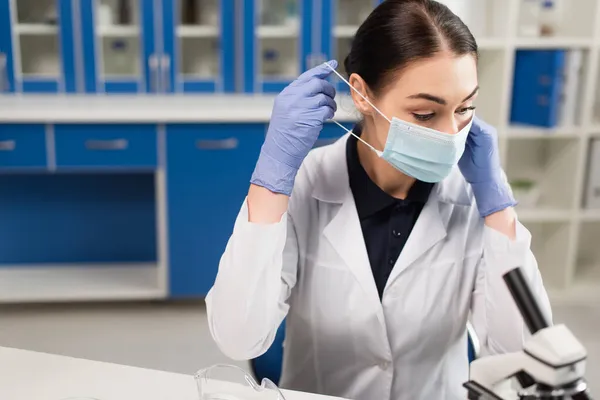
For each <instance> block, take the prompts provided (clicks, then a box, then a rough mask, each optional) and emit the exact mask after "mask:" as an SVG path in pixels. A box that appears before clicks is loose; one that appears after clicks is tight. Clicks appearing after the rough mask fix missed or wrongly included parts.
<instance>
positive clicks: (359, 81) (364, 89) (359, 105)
mask: <svg viewBox="0 0 600 400" xmlns="http://www.w3.org/2000/svg"><path fill="white" fill-rule="evenodd" d="M348 82H349V83H350V85H351V86H352V87H353V88H354V89H356V90H357V91H358V92H359V93H360V94H362V95H363V96H364V97H366V98H369V90H368V86H367V83H366V82H365V80H364V79H363V78H361V77H360V75H358V74H352V75H350V79H348ZM350 94H351V95H352V100H353V101H354V106H355V107H356V109H357V110H358V111H359V112H360V113H361V114H363V115H371V114H372V113H373V107H372V106H371V105H370V104H369V103H368V102H367V101H366V100H365V99H364V98H363V97H362V96H361V95H359V94H358V93H356V91H355V90H352V89H350Z"/></svg>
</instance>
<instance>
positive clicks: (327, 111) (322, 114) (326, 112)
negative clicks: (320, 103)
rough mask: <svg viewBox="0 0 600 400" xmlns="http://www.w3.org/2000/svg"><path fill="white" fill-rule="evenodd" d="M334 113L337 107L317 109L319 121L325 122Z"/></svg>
mask: <svg viewBox="0 0 600 400" xmlns="http://www.w3.org/2000/svg"><path fill="white" fill-rule="evenodd" d="M334 115H335V109H334V108H332V107H330V106H326V107H321V108H319V110H318V111H317V117H318V118H319V121H322V122H323V123H324V122H325V121H329V120H330V119H332V118H333V116H334Z"/></svg>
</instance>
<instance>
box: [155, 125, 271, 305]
mask: <svg viewBox="0 0 600 400" xmlns="http://www.w3.org/2000/svg"><path fill="white" fill-rule="evenodd" d="M265 129H266V125H265V124H260V123H259V124H244V125H243V126H240V124H206V125H197V124H169V125H167V126H166V135H167V140H166V145H167V152H166V153H167V201H168V215H169V218H168V219H169V227H168V231H169V270H170V274H169V277H170V279H169V289H170V292H171V293H172V295H173V296H176V297H179V296H194V295H198V294H205V293H207V292H208V289H209V288H210V287H211V286H212V283H213V281H214V277H215V276H216V272H217V267H218V264H219V259H220V258H221V254H222V253H223V250H224V249H225V245H226V244H227V240H228V238H229V236H230V235H231V232H232V231H233V224H234V222H235V217H236V215H237V214H238V211H239V209H240V207H241V205H242V202H243V200H244V198H245V196H246V193H248V187H249V185H250V183H249V182H250V177H251V175H252V171H253V169H254V165H255V164H256V159H257V158H258V154H259V152H260V147H261V145H262V143H263V140H264V135H265Z"/></svg>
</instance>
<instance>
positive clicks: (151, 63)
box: [148, 53, 159, 93]
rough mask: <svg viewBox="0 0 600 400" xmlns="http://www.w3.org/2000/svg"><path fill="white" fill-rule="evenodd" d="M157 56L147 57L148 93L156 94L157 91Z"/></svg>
mask: <svg viewBox="0 0 600 400" xmlns="http://www.w3.org/2000/svg"><path fill="white" fill-rule="evenodd" d="M158 67H159V65H158V56H157V55H156V53H154V54H151V55H150V57H148V69H149V70H150V91H151V92H153V93H156V92H157V91H158Z"/></svg>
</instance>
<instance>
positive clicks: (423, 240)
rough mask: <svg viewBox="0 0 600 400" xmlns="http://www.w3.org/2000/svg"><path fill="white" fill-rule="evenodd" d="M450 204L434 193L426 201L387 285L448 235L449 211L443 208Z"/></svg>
mask: <svg viewBox="0 0 600 400" xmlns="http://www.w3.org/2000/svg"><path fill="white" fill-rule="evenodd" d="M449 206H450V205H449V204H447V203H444V202H441V201H439V199H438V198H437V196H436V195H435V194H434V193H432V195H431V196H430V198H429V200H428V201H427V203H425V206H424V207H423V210H422V211H421V214H420V215H419V218H418V219H417V222H416V224H415V226H414V228H413V230H412V232H411V234H410V236H409V237H408V240H407V242H406V244H405V245H404V248H403V249H402V252H401V253H400V257H398V261H397V262H396V265H395V266H394V268H393V270H392V273H391V274H390V277H389V279H388V282H387V285H390V284H391V283H392V282H393V281H394V279H395V278H396V277H398V275H400V274H401V273H402V271H404V270H405V269H406V268H408V267H409V266H410V265H411V264H412V263H414V262H415V261H417V260H418V259H419V258H420V257H421V256H423V255H424V254H425V253H426V252H427V251H428V250H429V249H431V248H432V247H433V246H435V245H436V244H437V243H438V242H440V241H441V240H443V239H444V238H445V237H446V226H447V223H448V218H449V213H446V212H442V210H444V209H445V207H449ZM387 285H386V286H387Z"/></svg>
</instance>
